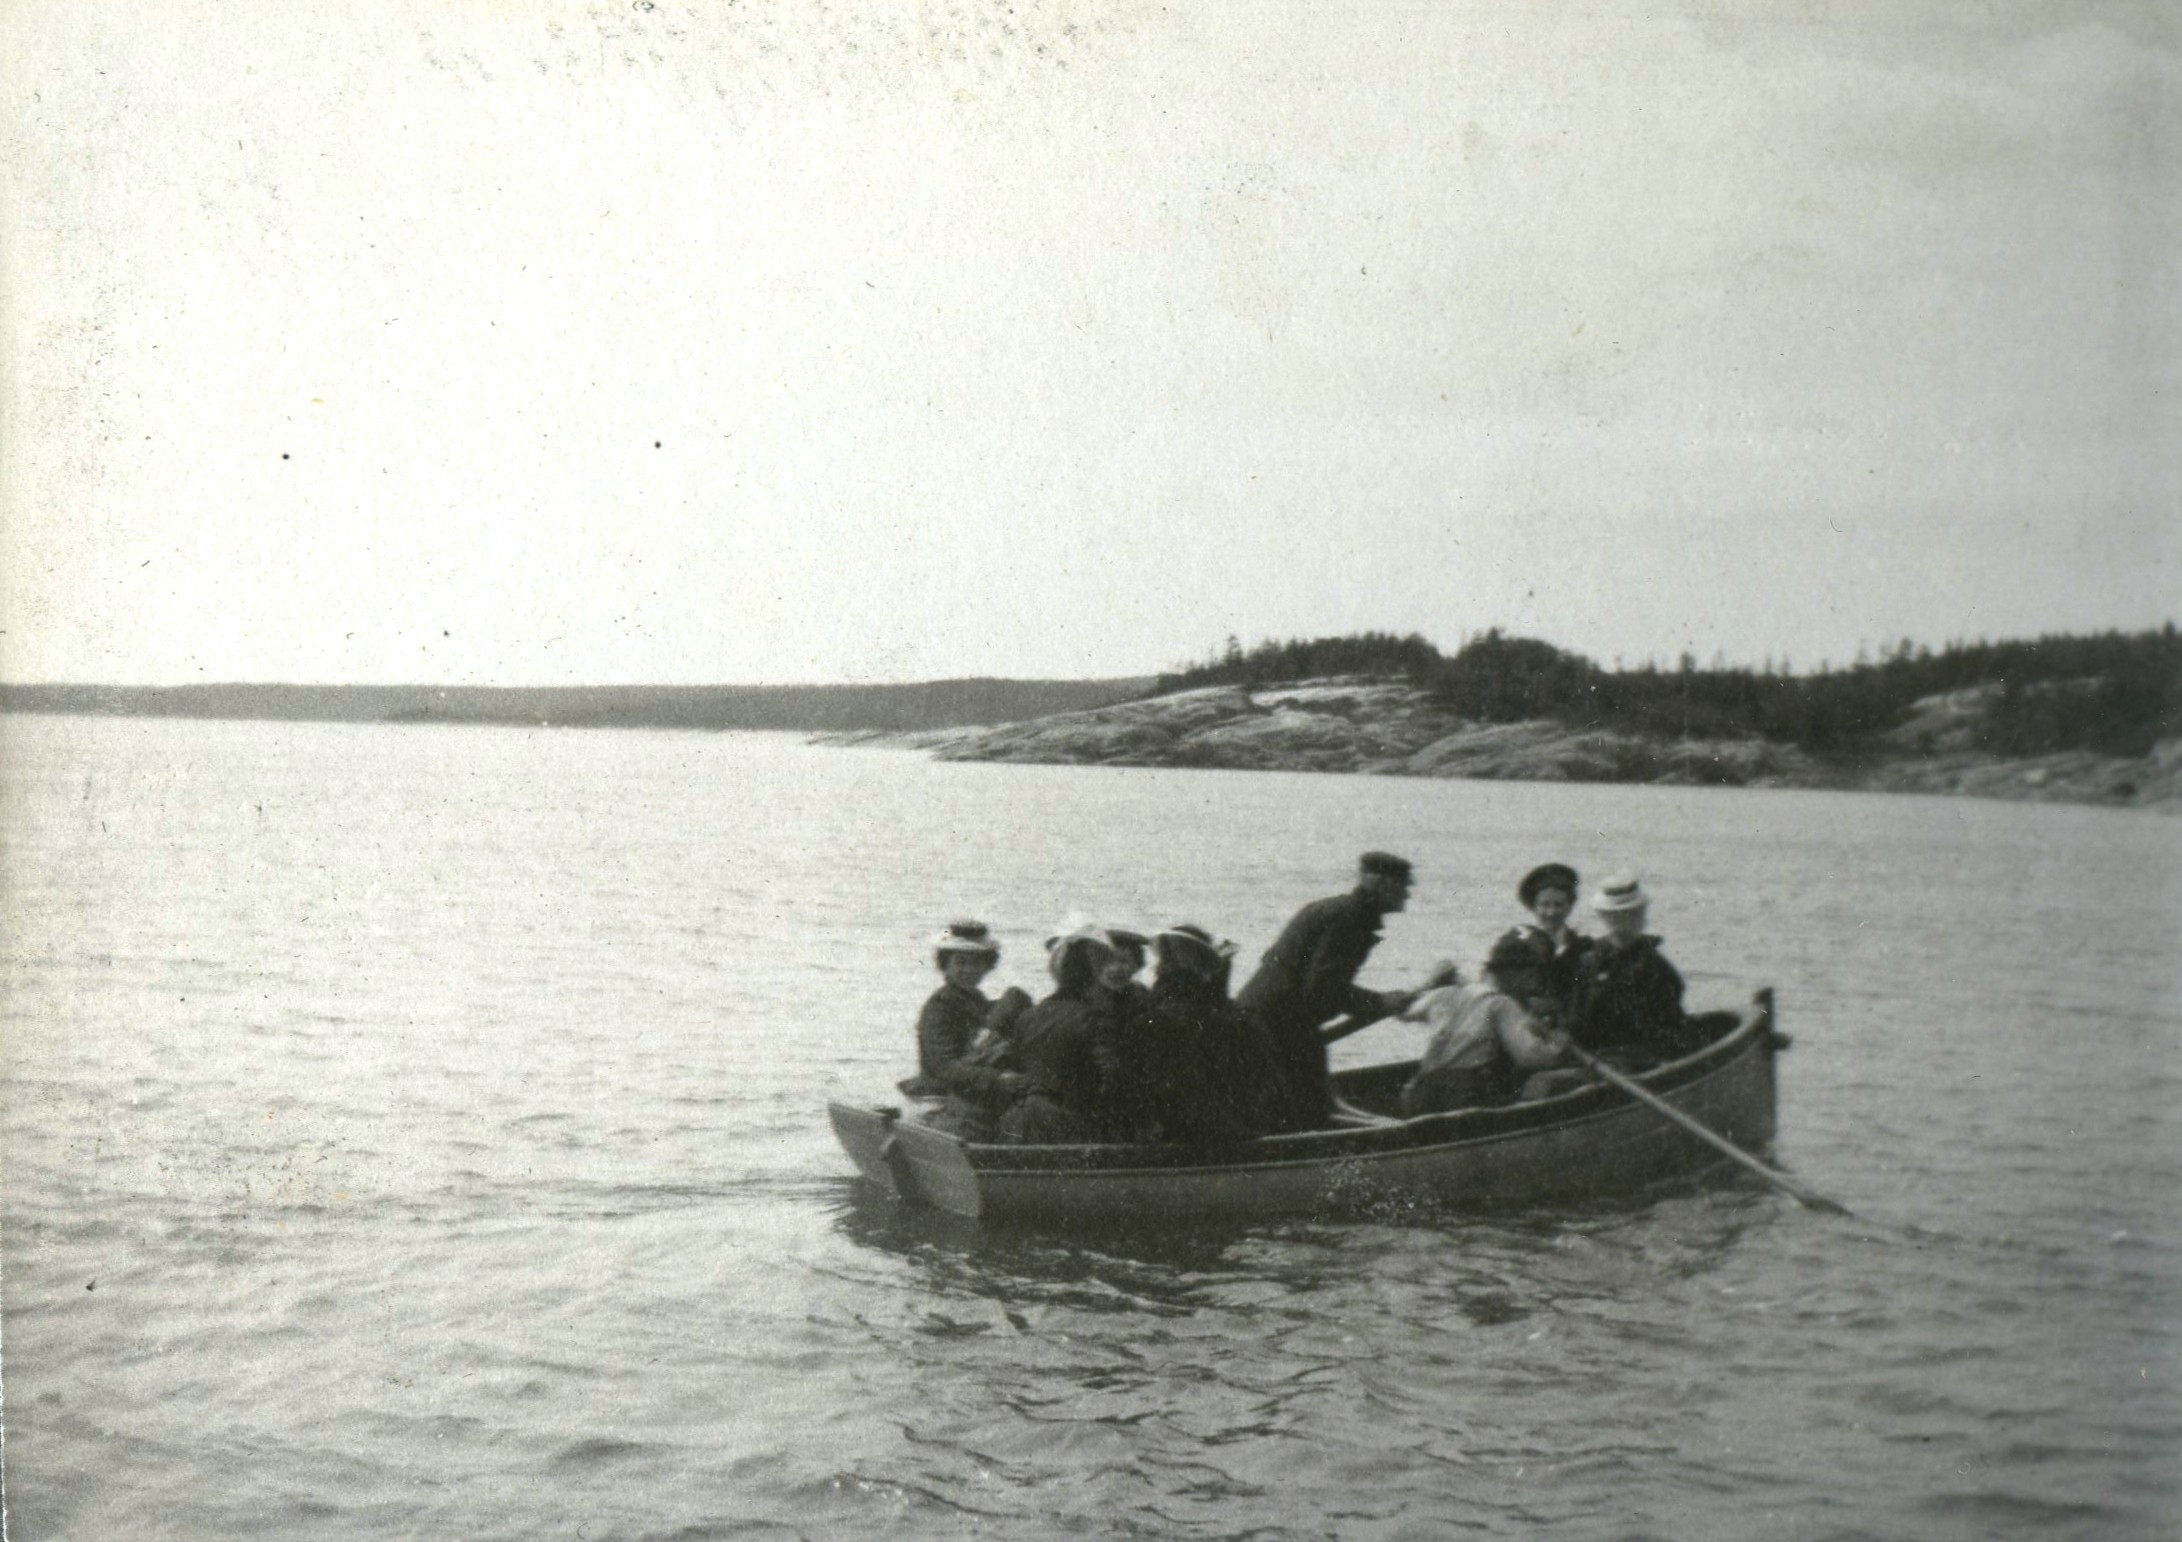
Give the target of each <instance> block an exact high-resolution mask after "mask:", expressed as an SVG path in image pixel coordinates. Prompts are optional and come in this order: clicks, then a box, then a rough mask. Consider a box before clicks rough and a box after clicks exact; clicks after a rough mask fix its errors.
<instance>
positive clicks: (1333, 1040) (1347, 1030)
mask: <svg viewBox="0 0 2182 1542" xmlns="http://www.w3.org/2000/svg"><path fill="white" fill-rule="evenodd" d="M1385 1021H1386V1019H1385V1018H1383V1017H1378V1018H1373V1019H1372V1021H1371V1022H1369V1023H1360V1022H1358V1021H1357V1020H1356V1019H1355V1018H1353V1017H1350V1016H1348V1015H1346V1014H1343V1015H1342V1016H1340V1017H1337V1018H1335V1019H1334V1020H1333V1021H1332V1022H1330V1023H1328V1024H1327V1025H1326V1026H1325V1027H1323V1028H1321V1029H1319V1030H1318V1042H1319V1043H1321V1044H1339V1043H1340V1042H1341V1041H1342V1040H1343V1039H1345V1038H1347V1037H1348V1036H1349V1035H1350V1034H1352V1033H1362V1032H1363V1031H1364V1030H1365V1029H1366V1028H1370V1027H1372V1026H1374V1025H1375V1024H1377V1023H1383V1022H1385Z"/></svg>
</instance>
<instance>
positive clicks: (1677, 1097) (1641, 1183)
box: [827, 989, 1787, 1226]
mask: <svg viewBox="0 0 2182 1542" xmlns="http://www.w3.org/2000/svg"><path fill="white" fill-rule="evenodd" d="M1710 1017H1711V1019H1712V1020H1713V1021H1712V1024H1711V1026H1712V1028H1713V1030H1714V1031H1715V1032H1717V1033H1718V1035H1719V1036H1718V1037H1717V1038H1714V1039H1713V1040H1712V1041H1711V1042H1710V1043H1708V1044H1706V1046H1705V1047H1704V1048H1703V1049H1700V1050H1698V1051H1696V1052H1695V1053H1693V1054H1690V1055H1686V1056H1684V1057H1683V1058H1681V1059H1679V1060H1674V1061H1669V1062H1668V1063H1667V1064H1665V1065H1662V1066H1659V1067H1656V1068H1654V1069H1653V1070H1650V1071H1647V1072H1645V1073H1644V1074H1643V1075H1642V1076H1641V1077H1637V1078H1635V1080H1636V1082H1637V1083H1638V1084H1639V1085H1640V1086H1641V1087H1642V1088H1643V1089H1644V1090H1645V1091H1647V1092H1649V1093H1650V1094H1652V1095H1653V1098H1654V1099H1655V1100H1656V1101H1658V1102H1663V1103H1665V1104H1667V1105H1669V1106H1670V1107H1671V1108H1672V1109H1674V1110H1676V1111H1677V1112H1679V1113H1680V1114H1681V1115H1682V1116H1684V1121H1685V1122H1694V1123H1696V1124H1698V1125H1701V1126H1703V1127H1706V1128H1708V1129H1710V1130H1711V1131H1713V1132H1715V1133H1716V1134H1717V1135H1718V1136H1722V1137H1725V1139H1726V1140H1727V1141H1729V1142H1731V1143H1732V1144H1733V1145H1734V1146H1737V1147H1740V1148H1742V1150H1743V1151H1746V1152H1759V1151H1763V1150H1765V1149H1766V1148H1767V1147H1768V1146H1770V1145H1771V1143H1772V1140H1773V1132H1774V1118H1775V1102H1776V1097H1777V1094H1776V1088H1775V1079H1774V1069H1773V1061H1774V1057H1775V1056H1776V1055H1777V1054H1779V1052H1780V1051H1781V1049H1783V1048H1784V1047H1785V1046H1786V1044H1787V1040H1786V1039H1785V1038H1783V1037H1782V1036H1781V1035H1780V1034H1778V1033H1777V1032H1776V1031H1775V1030H1774V1026H1773V993H1772V991H1771V990H1770V989H1768V990H1762V991H1759V992H1758V993H1757V995H1756V996H1755V997H1753V998H1752V1000H1751V1003H1750V1005H1749V1007H1748V1008H1746V1009H1745V1010H1743V1011H1741V1012H1739V1013H1736V1012H1728V1013H1715V1014H1710ZM1415 1070H1416V1062H1415V1061H1404V1062H1395V1063H1391V1064H1386V1065H1375V1066H1366V1067H1362V1068H1359V1069H1356V1070H1349V1071H1341V1072H1337V1073H1335V1077H1334V1083H1335V1088H1336V1092H1337V1094H1338V1096H1339V1097H1340V1099H1341V1100H1342V1101H1343V1102H1344V1103H1346V1104H1347V1105H1349V1106H1350V1108H1352V1109H1354V1110H1357V1111H1358V1112H1357V1113H1356V1114H1354V1115H1352V1116H1349V1117H1348V1118H1347V1119H1346V1120H1345V1121H1344V1122H1343V1123H1342V1124H1340V1125H1337V1126H1336V1127H1333V1128H1330V1129H1324V1130H1310V1131H1305V1132H1303V1133H1300V1134H1293V1135H1273V1136H1266V1137H1264V1138H1262V1139H1258V1140H1252V1141H1246V1142H1242V1143H1240V1144H1235V1145H1229V1146H1222V1147H1202V1146H1179V1145H1128V1146H1124V1145H1084V1146H1001V1145H983V1144H974V1143H970V1142H965V1141H962V1140H959V1139H957V1138H956V1137H954V1136H952V1135H949V1134H946V1133H943V1132H942V1131H939V1130H935V1129H931V1128H929V1127H927V1126H925V1125H923V1124H920V1123H918V1122H917V1121H916V1120H914V1119H912V1118H906V1117H904V1116H903V1113H902V1110H901V1109H900V1108H899V1107H891V1106H857V1105H853V1104H848V1103H841V1102H834V1103H829V1104H828V1105H827V1113H828V1114H829V1116H830V1117H831V1119H832V1121H833V1128H834V1133H835V1134H836V1135H837V1136H838V1137H839V1138H840V1141H841V1144H842V1146H843V1148H844V1149H846V1150H847V1152H848V1154H849V1157H850V1159H851V1160H853V1161H854V1162H855V1164H856V1169H857V1171H858V1172H859V1173H861V1174H862V1175H863V1177H864V1178H866V1179H867V1180H869V1181H870V1182H871V1183H872V1184H874V1185H876V1186H878V1187H879V1188H881V1189H883V1190H885V1191H886V1192H887V1193H889V1194H892V1195H894V1196H895V1197H896V1198H898V1199H900V1200H902V1201H905V1202H907V1203H909V1204H913V1205H921V1206H929V1207H932V1208H934V1209H937V1210H942V1211H947V1212H951V1213H953V1214H955V1215H961V1216H970V1217H974V1218H978V1219H981V1220H984V1221H987V1222H1012V1223H1031V1224H1036V1225H1064V1226H1065V1225H1087V1224H1098V1223H1109V1222H1122V1221H1127V1222H1147V1221H1149V1222H1160V1223H1170V1224H1171V1223H1175V1222H1192V1221H1200V1220H1213V1219H1250V1218H1256V1217H1264V1216H1279V1215H1328V1216H1342V1215H1357V1214H1366V1213H1383V1212H1384V1211H1386V1210H1387V1209H1388V1208H1389V1207H1391V1206H1412V1205H1418V1204H1423V1205H1429V1206H1431V1207H1433V1208H1435V1209H1445V1210H1451V1211H1482V1210H1502V1209H1509V1208H1514V1207H1519V1206H1527V1205H1535V1204H1542V1203H1548V1202H1556V1201H1560V1202H1565V1201H1569V1200H1580V1199H1589V1198H1595V1197H1600V1196H1607V1195H1613V1194H1620V1193H1628V1192H1631V1191H1633V1190H1638V1189H1642V1188H1644V1187H1646V1186H1648V1185H1651V1184H1654V1183H1657V1182H1660V1181H1662V1180H1665V1179H1671V1178H1680V1177H1685V1176H1689V1175H1693V1174H1697V1173H1702V1172H1704V1171H1706V1170H1707V1169H1708V1168H1710V1167H1712V1166H1714V1165H1715V1164H1719V1163H1721V1162H1723V1161H1725V1160H1726V1158H1725V1157H1724V1156H1723V1155H1722V1153H1721V1152H1720V1151H1719V1150H1717V1149H1715V1148H1714V1147H1713V1146H1711V1145H1708V1144H1707V1143H1706V1142H1704V1141H1703V1140H1701V1139H1700V1138H1698V1136H1697V1135H1696V1134H1693V1133H1692V1132H1691V1131H1689V1130H1688V1129H1686V1128H1683V1127H1681V1126H1680V1125H1679V1124H1678V1123H1677V1122H1675V1121H1674V1120H1672V1119H1670V1118H1669V1117H1666V1116H1665V1115H1663V1113H1662V1112H1661V1111H1659V1110H1658V1109H1657V1108H1655V1107H1648V1106H1646V1104H1645V1103H1644V1102H1641V1101H1639V1100H1637V1099H1635V1098H1633V1097H1632V1096H1630V1095H1629V1094H1628V1093H1626V1092H1624V1091H1622V1090H1621V1089H1619V1088H1617V1087H1615V1086H1613V1085H1610V1084H1609V1083H1607V1082H1603V1081H1600V1082H1593V1083H1591V1084H1590V1085H1587V1086H1583V1087H1580V1088H1577V1089H1576V1090H1574V1091H1570V1092H1565V1093H1562V1094H1560V1095H1558V1096H1556V1097H1550V1098H1542V1099H1539V1100H1537V1101H1534V1102H1528V1103H1518V1104H1514V1105H1511V1106H1508V1107H1502V1108H1474V1109H1464V1110H1461V1111H1459V1112H1455V1113H1445V1114H1426V1115H1422V1116H1420V1117H1418V1118H1414V1119H1403V1118H1400V1117H1398V1115H1397V1113H1396V1110H1397V1108H1398V1106H1399V1101H1398V1100H1399V1098H1400V1094H1401V1089H1402V1086H1403V1084H1404V1083H1406V1082H1407V1081H1408V1080H1409V1078H1410V1076H1411V1075H1412V1074H1413V1073H1414V1072H1415Z"/></svg>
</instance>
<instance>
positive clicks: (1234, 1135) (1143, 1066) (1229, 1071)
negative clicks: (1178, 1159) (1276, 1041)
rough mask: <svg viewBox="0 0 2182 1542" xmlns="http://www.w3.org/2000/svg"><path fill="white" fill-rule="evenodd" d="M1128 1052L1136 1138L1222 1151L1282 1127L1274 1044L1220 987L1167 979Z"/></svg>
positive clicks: (1155, 992)
mask: <svg viewBox="0 0 2182 1542" xmlns="http://www.w3.org/2000/svg"><path fill="white" fill-rule="evenodd" d="M1131 1049H1132V1051H1133V1053H1134V1057H1135V1058H1134V1060H1133V1062H1132V1069H1133V1072H1134V1083H1135V1085H1136V1086H1137V1087H1138V1088H1139V1089H1140V1094H1139V1098H1138V1101H1137V1104H1136V1107H1137V1109H1138V1110H1139V1113H1140V1119H1141V1123H1140V1125H1139V1130H1138V1134H1137V1138H1138V1139H1142V1140H1162V1141H1177V1142H1181V1143H1184V1144H1189V1145H1223V1144H1228V1143H1231V1142H1235V1141H1243V1140H1249V1139H1251V1138H1252V1137H1254V1136H1258V1135H1264V1134H1267V1133H1269V1132H1270V1131H1271V1130H1273V1129H1274V1128H1275V1127H1276V1125H1277V1124H1278V1123H1279V1117H1280V1112H1281V1110H1280V1103H1281V1097H1280V1094H1281V1093H1282V1091H1283V1090H1284V1087H1285V1084H1284V1082H1283V1081H1282V1079H1281V1074H1280V1069H1279V1066H1278V1063H1277V1062H1276V1061H1275V1059H1274V1055H1273V1049H1272V1045H1271V1043H1270V1042H1269V1041H1268V1040H1267V1038H1266V1035H1265V1030H1264V1028H1263V1027H1262V1026H1261V1025H1260V1024H1259V1022H1258V1020H1257V1018H1255V1017H1253V1016H1252V1015H1251V1014H1250V1013H1248V1012H1245V1011H1243V1010H1242V1008H1240V1007H1238V1006H1237V1005H1236V1004H1235V1003H1234V1002H1232V1001H1230V1000H1229V999H1228V997H1227V993H1226V992H1225V991H1224V990H1222V989H1221V988H1220V987H1219V986H1218V985H1216V984H1212V983H1210V982H1207V981H1204V980H1200V979H1193V978H1190V977H1188V976H1186V975H1177V976H1174V977H1167V976H1162V977H1161V978H1160V979H1159V981H1158V982H1157V983H1155V984H1154V985H1153V986H1152V990H1151V995H1150V997H1149V1001H1148V1006H1147V1010H1146V1011H1145V1013H1144V1015H1143V1017H1142V1018H1141V1019H1140V1020H1139V1032H1138V1034H1137V1035H1136V1037H1135V1039H1134V1041H1133V1043H1132V1045H1131Z"/></svg>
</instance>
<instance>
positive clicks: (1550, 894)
mask: <svg viewBox="0 0 2182 1542" xmlns="http://www.w3.org/2000/svg"><path fill="white" fill-rule="evenodd" d="M1576 883H1577V879H1576V870H1575V869H1574V868H1572V867H1570V866H1569V865H1568V864H1567V863H1565V862H1548V863H1546V864H1545V865H1544V866H1542V867H1534V868H1532V869H1531V870H1530V871H1529V872H1527V873H1525V874H1524V875H1523V881H1522V882H1521V883H1519V884H1517V885H1516V887H1515V897H1516V898H1517V899H1518V900H1520V901H1521V902H1522V904H1523V908H1524V909H1525V910H1528V911H1529V912H1530V913H1531V916H1532V919H1531V920H1529V921H1526V922H1524V923H1523V924H1522V925H1520V926H1517V927H1516V928H1515V929H1514V930H1513V931H1510V932H1509V933H1507V935H1506V936H1504V937H1502V938H1501V939H1500V940H1501V942H1508V941H1510V940H1513V941H1516V942H1520V943H1521V944H1522V945H1523V946H1524V947H1526V948H1528V949H1530V951H1531V954H1532V956H1533V957H1534V958H1535V959H1536V960H1537V962H1538V967H1539V970H1540V973H1541V979H1542V987H1543V988H1542V990H1541V994H1542V995H1545V996H1549V997H1551V998H1552V999H1553V1000H1554V1001H1555V1002H1557V1003H1558V1004H1559V1005H1560V1006H1561V1007H1562V1008H1564V1009H1565V1008H1566V1006H1567V1004H1568V1000H1569V998H1570V997H1571V996H1572V995H1574V994H1575V990H1576V973H1577V970H1578V969H1579V968H1580V967H1581V963H1582V958H1583V950H1584V948H1585V947H1586V946H1588V945H1589V943H1590V941H1591V939H1590V938H1588V937H1586V936H1584V934H1583V933H1581V932H1579V931H1577V930H1576V929H1575V928H1574V927H1572V926H1570V925H1569V924H1568V917H1569V914H1570V912H1572V911H1573V910H1574V909H1575V908H1576ZM1496 946H1497V944H1496Z"/></svg>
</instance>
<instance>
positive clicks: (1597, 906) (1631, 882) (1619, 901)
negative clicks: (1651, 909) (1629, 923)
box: [1591, 873, 1651, 916]
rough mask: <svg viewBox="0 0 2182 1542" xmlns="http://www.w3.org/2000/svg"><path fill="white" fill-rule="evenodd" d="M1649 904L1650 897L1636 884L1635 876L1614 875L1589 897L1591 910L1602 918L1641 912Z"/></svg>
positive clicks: (1625, 874) (1627, 874) (1629, 874)
mask: <svg viewBox="0 0 2182 1542" xmlns="http://www.w3.org/2000/svg"><path fill="white" fill-rule="evenodd" d="M1650 902H1651V896H1650V895H1648V894H1646V893H1645V892H1644V885H1643V884H1641V883H1639V882H1637V875H1636V874H1634V873H1616V874H1615V875H1614V876H1613V877H1611V878H1609V879H1607V880H1606V881H1605V882H1604V883H1602V884H1600V885H1599V892H1598V893H1597V894H1595V895H1593V896H1592V897H1591V908H1592V909H1593V910H1596V911H1597V912H1598V913H1599V914H1600V915H1602V916H1611V915H1618V914H1620V913H1621V912H1623V911H1628V910H1642V909H1643V908H1644V907H1645V906H1646V905H1647V904H1649V903H1650Z"/></svg>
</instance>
